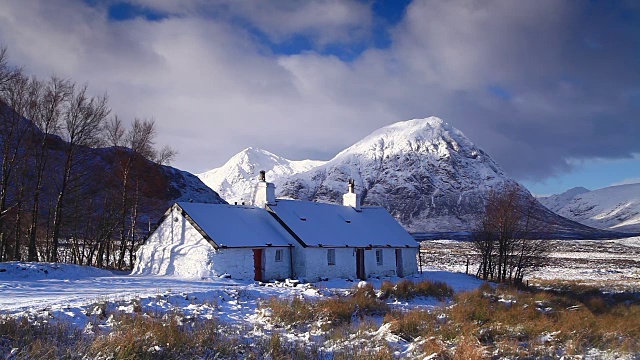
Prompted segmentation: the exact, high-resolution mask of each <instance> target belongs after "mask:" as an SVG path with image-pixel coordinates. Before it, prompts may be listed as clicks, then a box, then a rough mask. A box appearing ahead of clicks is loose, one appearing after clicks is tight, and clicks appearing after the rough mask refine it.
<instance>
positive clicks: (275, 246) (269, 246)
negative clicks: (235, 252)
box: [220, 244, 293, 249]
mask: <svg viewBox="0 0 640 360" xmlns="http://www.w3.org/2000/svg"><path fill="white" fill-rule="evenodd" d="M290 247H293V244H289V245H257V246H228V245H220V249H256V248H260V249H262V248H264V249H271V248H280V249H288V248H290Z"/></svg>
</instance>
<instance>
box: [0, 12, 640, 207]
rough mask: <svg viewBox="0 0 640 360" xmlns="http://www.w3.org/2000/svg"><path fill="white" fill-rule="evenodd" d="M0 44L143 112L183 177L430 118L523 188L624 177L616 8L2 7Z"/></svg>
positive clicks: (636, 130) (625, 45)
mask: <svg viewBox="0 0 640 360" xmlns="http://www.w3.org/2000/svg"><path fill="white" fill-rule="evenodd" d="M25 24H29V26H25ZM0 44H2V45H4V46H7V47H8V49H9V54H10V58H11V59H12V61H15V62H16V63H17V64H20V65H22V66H24V67H25V68H26V69H27V70H28V71H30V72H33V73H34V74H36V75H38V76H43V77H46V76H49V75H51V74H57V75H59V76H65V77H69V78H72V79H74V80H76V81H77V82H79V83H84V82H86V83H88V84H89V89H90V90H91V91H94V92H95V93H98V94H100V93H104V92H107V93H108V94H109V96H110V100H111V101H110V103H111V106H112V107H113V111H114V113H117V114H118V115H120V116H121V117H122V118H124V119H128V120H131V119H133V118H135V117H143V118H154V119H155V120H156V123H157V125H158V127H159V142H160V143H169V144H171V145H173V146H174V147H176V148H177V149H178V150H179V151H180V154H179V155H178V157H177V158H176V161H175V162H174V165H175V166H177V167H179V168H182V169H185V170H188V171H191V172H194V173H197V172H202V171H205V170H208V169H211V168H214V167H217V166H220V165H221V164H222V163H223V162H224V161H226V160H227V159H228V158H229V157H231V156H232V155H233V154H235V153H237V152H239V151H241V150H242V149H244V148H246V147H249V146H255V147H261V148H264V149H267V150H269V151H272V152H274V153H276V154H279V155H281V156H285V157H288V158H291V159H302V158H315V159H325V160H326V159H329V158H330V157H332V156H333V155H335V154H336V153H337V152H339V151H340V150H342V149H344V148H345V147H347V146H349V145H351V144H353V143H354V142H356V141H358V140H359V139H361V138H363V137H364V136H366V135H367V134H368V133H370V132H372V131H374V130H375V129H377V128H379V127H382V126H385V125H388V124H391V123H393V122H396V121H400V120H407V119H412V118H423V117H428V116H432V115H435V116H439V117H441V118H443V119H444V120H445V121H447V122H448V123H450V124H451V125H453V126H455V127H457V128H458V129H460V130H461V131H462V132H464V133H465V135H466V136H467V137H468V138H469V139H470V140H471V141H473V142H474V143H475V144H476V145H478V146H480V147H481V148H483V149H484V150H485V151H486V152H487V153H489V154H490V155H491V156H492V157H493V158H494V160H496V161H497V162H498V164H499V165H500V166H501V167H503V168H504V169H505V171H506V172H507V173H508V174H509V175H511V176H512V177H514V178H515V179H517V180H519V181H521V182H522V183H523V184H524V185H525V186H527V187H528V188H529V189H530V190H531V191H532V192H533V193H535V194H551V193H558V192H561V191H564V190H566V189H568V188H571V187H575V186H584V187H587V188H590V189H595V188H600V187H604V186H609V185H612V184H616V183H622V182H625V181H627V182H628V181H637V180H638V178H640V165H639V164H640V160H639V155H638V154H640V140H638V139H640V120H639V119H640V5H638V3H637V2H634V1H624V0H622V1H586V0H585V1H556V0H538V1H507V2H504V1H500V0H483V1H466V0H452V1H436V0H413V1H406V0H402V1H381V0H377V1H364V0H362V1H361V0H305V1H287V0H281V1H275V0H274V1H269V0H263V1H258V0H216V1H203V0H184V1H180V2H173V1H157V0H156V1H154V0H126V1H111V0H33V1H29V2H24V1H19V0H7V1H4V2H3V3H2V4H0Z"/></svg>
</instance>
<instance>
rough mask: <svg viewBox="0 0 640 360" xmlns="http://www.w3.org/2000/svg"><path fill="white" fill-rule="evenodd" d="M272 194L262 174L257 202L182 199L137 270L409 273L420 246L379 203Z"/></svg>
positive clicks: (263, 275) (141, 253)
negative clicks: (331, 201)
mask: <svg viewBox="0 0 640 360" xmlns="http://www.w3.org/2000/svg"><path fill="white" fill-rule="evenodd" d="M343 200H344V201H343V205H335V204H325V203H316V202H309V201H297V200H284V199H276V198H275V186H274V185H273V184H271V183H268V182H266V181H265V179H264V173H263V172H261V175H260V179H259V182H258V184H257V186H256V193H255V201H254V203H255V206H244V205H242V206H240V205H226V204H225V205H221V204H216V205H213V204H194V203H177V204H175V205H174V206H173V207H172V208H171V209H169V210H168V211H167V213H166V214H165V216H164V217H163V219H162V220H161V223H160V225H159V226H158V228H157V229H156V230H155V231H154V232H153V233H152V234H151V236H150V237H149V238H148V239H147V241H146V242H145V244H144V245H143V246H141V247H140V249H139V250H138V253H137V261H136V265H135V268H134V271H133V273H134V274H159V275H180V276H189V277H210V276H220V275H223V274H227V275H229V276H231V277H233V278H239V279H255V280H260V281H264V280H272V279H283V278H302V279H306V280H310V281H313V280H317V279H320V278H334V277H341V278H354V279H355V278H359V279H366V278H368V277H371V276H394V275H395V276H400V277H402V276H405V275H410V274H414V273H416V272H417V271H418V266H417V262H416V257H417V253H418V247H419V246H418V243H417V242H416V241H415V240H414V239H413V237H411V235H409V234H408V233H407V232H406V231H405V230H404V228H403V227H402V226H401V225H400V224H399V223H398V222H397V221H396V220H395V219H394V218H393V217H392V216H391V215H390V214H389V213H388V212H387V211H386V210H385V209H384V208H382V207H378V206H366V207H361V206H360V204H359V199H358V195H357V194H356V193H355V191H354V184H353V182H350V183H349V191H348V193H346V194H345V195H344V198H343Z"/></svg>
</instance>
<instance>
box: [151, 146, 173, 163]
mask: <svg viewBox="0 0 640 360" xmlns="http://www.w3.org/2000/svg"><path fill="white" fill-rule="evenodd" d="M176 155H178V150H176V149H174V148H172V147H171V146H169V145H165V146H163V147H162V148H161V149H160V151H158V154H157V156H156V159H155V162H156V163H158V164H160V165H169V164H171V162H172V161H173V158H175V157H176Z"/></svg>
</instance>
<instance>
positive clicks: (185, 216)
mask: <svg viewBox="0 0 640 360" xmlns="http://www.w3.org/2000/svg"><path fill="white" fill-rule="evenodd" d="M174 206H175V207H176V208H177V209H180V214H181V215H182V216H183V217H184V218H185V219H187V221H188V222H189V224H191V226H193V228H194V229H196V230H197V231H198V232H199V233H200V235H202V237H203V238H204V239H205V240H207V242H208V243H209V244H211V246H213V248H214V249H216V250H217V249H219V248H220V246H218V244H216V242H215V241H213V239H212V238H211V236H209V234H207V233H206V231H204V230H203V229H202V228H201V227H200V225H198V223H197V222H196V221H195V220H193V218H192V217H191V216H189V214H188V213H187V212H186V211H184V209H183V208H182V207H181V206H180V205H178V204H174ZM169 210H171V209H169Z"/></svg>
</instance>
